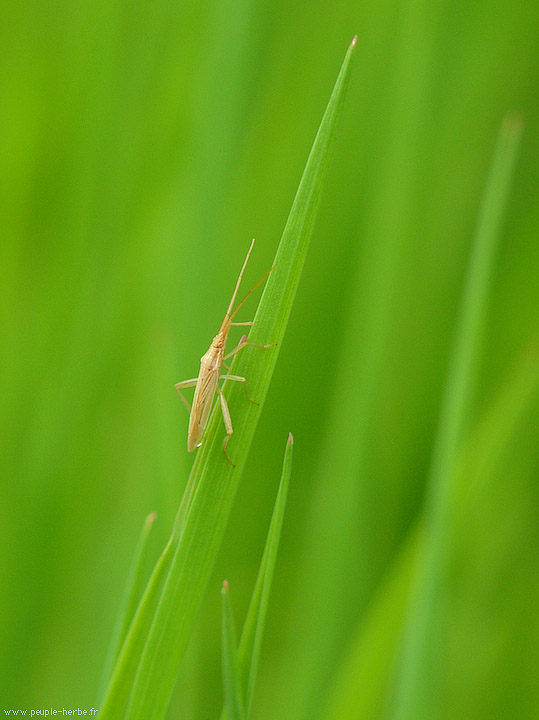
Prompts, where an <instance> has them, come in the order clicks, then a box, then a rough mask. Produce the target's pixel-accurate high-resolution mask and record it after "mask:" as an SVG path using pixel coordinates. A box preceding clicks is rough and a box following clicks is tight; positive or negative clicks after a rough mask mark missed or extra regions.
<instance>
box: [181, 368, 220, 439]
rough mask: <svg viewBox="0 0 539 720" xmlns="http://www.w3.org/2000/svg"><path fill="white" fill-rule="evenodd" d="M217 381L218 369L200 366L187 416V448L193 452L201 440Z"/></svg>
mask: <svg viewBox="0 0 539 720" xmlns="http://www.w3.org/2000/svg"><path fill="white" fill-rule="evenodd" d="M218 381H219V370H207V369H206V368H204V366H201V368H200V373H199V376H198V382H197V386H196V389H195V395H194V398H193V406H192V408H191V415H190V417H189V431H188V434H187V450H188V451H189V452H193V450H194V449H195V448H197V447H198V446H199V445H200V443H201V441H202V436H203V434H204V430H205V429H206V425H207V424H208V419H209V417H210V411H211V408H212V405H213V398H214V397H215V391H216V389H217V383H218Z"/></svg>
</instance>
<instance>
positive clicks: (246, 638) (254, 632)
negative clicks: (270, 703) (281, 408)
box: [238, 433, 294, 717]
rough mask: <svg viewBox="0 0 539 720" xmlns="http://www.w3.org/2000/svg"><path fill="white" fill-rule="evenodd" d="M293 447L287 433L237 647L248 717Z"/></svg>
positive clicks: (290, 435) (290, 436)
mask: <svg viewBox="0 0 539 720" xmlns="http://www.w3.org/2000/svg"><path fill="white" fill-rule="evenodd" d="M293 447H294V438H293V437H292V433H290V434H289V435H288V442H287V443H286V449H285V454H284V461H283V471H282V473H281V482H280V484H279V490H278V492H277V498H276V500H275V507H274V509H273V515H272V517H271V523H270V527H269V530H268V537H267V539H266V545H265V547H264V553H263V555H262V562H261V563H260V569H259V571H258V577H257V578H256V584H255V589H254V590H253V595H252V597H251V602H250V603H249V610H248V611H247V617H246V618H245V623H244V625H243V632H242V634H241V641H240V647H239V651H238V657H239V663H240V673H241V678H242V685H243V687H244V688H245V708H246V717H249V712H250V709H251V703H252V700H253V693H254V686H255V682H256V675H257V671H258V661H259V658H260V648H261V645H262V637H263V635H264V625H265V622H266V614H267V610H268V602H269V595H270V590H271V583H272V581H273V571H274V570H275V561H276V559H277V550H278V548H279V540H280V538H281V528H282V526H283V517H284V510H285V507H286V498H287V496H288V485H289V482H290V471H291V469H292V448H293Z"/></svg>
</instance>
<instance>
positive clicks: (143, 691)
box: [108, 38, 356, 720]
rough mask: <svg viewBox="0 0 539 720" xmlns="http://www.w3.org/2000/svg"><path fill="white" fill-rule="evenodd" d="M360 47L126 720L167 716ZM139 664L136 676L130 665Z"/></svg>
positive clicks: (322, 136)
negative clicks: (262, 347) (226, 439)
mask: <svg viewBox="0 0 539 720" xmlns="http://www.w3.org/2000/svg"><path fill="white" fill-rule="evenodd" d="M355 45H356V39H355V38H354V40H353V42H352V44H351V45H350V48H349V49H348V52H347V54H346V57H345V59H344V63H343V65H342V68H341V71H340V73H339V76H338V78H337V82H336V84H335V87H334V89H333V93H332V95H331V98H330V100H329V104H328V107H327V109H326V112H325V114H324V117H323V119H322V123H321V125H320V128H319V130H318V134H317V136H316V139H315V141H314V145H313V148H312V150H311V154H310V155H309V159H308V161H307V165H306V168H305V171H304V173H303V177H302V179H301V182H300V186H299V189H298V192H297V194H296V198H295V200H294V203H293V206H292V210H291V212H290V216H289V219H288V222H287V224H286V227H285V230H284V233H283V236H282V238H281V243H280V245H279V248H278V250H277V256H276V263H277V264H278V267H277V268H276V270H275V271H274V272H273V273H272V274H271V276H270V278H269V280H268V283H267V285H266V288H265V290H264V293H263V295H262V299H261V301H260V304H259V308H258V311H257V313H256V316H255V320H254V324H253V327H252V329H251V335H250V337H249V340H251V341H252V342H262V344H267V343H277V347H275V348H272V349H270V350H266V351H263V352H262V351H260V350H258V349H256V348H247V349H246V350H244V351H243V357H240V358H238V362H237V370H235V372H237V373H238V374H241V375H243V376H244V377H247V378H248V380H249V393H250V395H251V397H253V398H255V399H256V400H257V402H258V403H259V405H253V404H251V403H247V402H246V401H245V397H244V393H243V389H242V388H238V387H234V386H233V387H232V388H231V389H230V393H228V397H227V401H228V405H229V408H230V413H231V417H232V421H233V424H234V435H233V438H232V440H231V442H230V443H229V445H228V448H227V452H228V453H229V455H230V456H231V457H232V459H233V460H234V462H235V464H236V466H235V467H233V466H232V465H230V463H228V462H227V461H226V459H225V458H224V456H223V451H222V446H223V431H222V427H221V419H220V418H219V417H218V414H217V413H216V412H214V413H213V417H212V419H211V420H210V424H209V427H208V429H207V431H206V438H205V440H204V443H203V445H202V447H201V448H200V449H199V451H198V457H197V460H196V461H195V466H194V469H193V472H192V475H191V479H190V482H189V487H190V488H191V489H192V493H191V496H190V500H189V502H188V504H187V505H186V506H185V513H184V512H183V511H182V513H181V520H182V528H181V535H180V537H179V540H178V544H177V547H176V549H175V554H174V559H173V562H172V565H171V568H170V572H169V573H168V577H167V579H166V583H165V586H164V589H163V593H162V595H161V598H160V600H159V603H158V606H157V610H156V613H155V617H154V619H153V623H152V626H151V630H150V633H149V635H148V638H147V641H146V644H145V647H144V651H143V654H142V658H141V661H140V663H138V661H134V659H133V658H131V657H129V656H128V655H127V654H126V655H125V656H124V658H123V666H122V657H120V666H119V668H118V673H119V675H123V680H122V683H123V684H125V685H132V692H131V696H130V701H129V705H128V708H127V711H126V715H125V717H126V720H149V719H154V720H157V719H158V718H163V716H164V713H165V712H166V708H167V706H168V703H169V699H170V696H171V693H172V690H173V687H174V683H175V680H176V677H177V673H178V668H179V664H180V661H181V658H182V656H183V653H184V650H185V646H186V643H187V640H188V638H189V634H190V631H191V627H192V623H193V618H194V615H195V612H196V610H197V609H198V607H199V605H200V602H201V600H202V598H203V596H204V592H205V589H206V586H207V582H208V579H209V576H210V573H211V570H212V567H213V564H214V561H215V557H216V555H217V552H218V549H219V545H220V542H221V539H222V536H223V533H224V529H225V526H226V522H227V519H228V516H229V514H230V509H231V506H232V501H233V499H234V496H235V493H236V489H237V487H238V483H239V479H240V476H241V472H242V470H243V466H244V464H245V461H246V458H247V454H248V451H249V448H250V445H251V441H252V438H253V435H254V431H255V427H256V424H257V421H258V417H259V415H260V412H261V407H262V404H263V401H264V398H265V396H266V393H267V390H268V387H269V382H270V379H271V376H272V373H273V369H274V367H275V363H276V359H277V354H278V349H279V346H280V345H281V343H282V340H283V337H284V332H285V328H286V324H287V321H288V316H289V314H290V310H291V307H292V302H293V299H294V296H295V293H296V290H297V287H298V283H299V279H300V275H301V270H302V267H303V264H304V261H305V256H306V253H307V249H308V244H309V239H310V236H311V231H312V228H313V224H314V218H315V214H316V210H317V208H318V203H319V198H320V193H321V188H322V181H323V179H324V176H325V174H326V170H327V166H328V162H329V152H330V149H331V147H332V144H333V139H334V135H335V128H336V125H337V121H338V119H339V116H340V112H341V109H342V106H343V101H344V91H345V88H346V85H347V81H348V77H349V72H350V64H351V59H352V55H353V51H354V48H355ZM260 338H263V341H261V340H260ZM255 353H256V354H255ZM235 385H236V386H237V385H239V383H235ZM137 665H138V670H137V672H136V676H135V677H134V672H133V671H134V668H135V667H136V666H137ZM123 700H124V698H118V699H117V700H116V701H114V702H112V701H111V702H110V704H109V706H108V707H109V711H108V712H109V715H108V717H109V718H115V719H116V718H119V717H122V713H123V712H124V709H125V704H124V702H123Z"/></svg>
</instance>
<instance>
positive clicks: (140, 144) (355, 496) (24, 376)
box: [0, 0, 539, 720]
mask: <svg viewBox="0 0 539 720" xmlns="http://www.w3.org/2000/svg"><path fill="white" fill-rule="evenodd" d="M538 8H539V6H538V4H537V3H536V2H534V1H533V0H513V2H511V3H507V2H505V1H502V0H488V1H487V0H478V1H477V2H468V1H466V0H452V1H451V2H450V1H449V0H447V1H443V0H400V1H399V0H383V1H381V2H357V1H356V2H351V1H350V2H344V1H340V0H315V1H313V0H309V1H308V2H307V1H306V0H294V1H293V2H288V3H275V2H270V0H202V2H200V1H199V2H186V1H185V0H174V1H173V2H172V1H170V2H169V1H167V0H155V1H154V2H151V3H144V2H133V1H131V2H129V1H128V0H113V1H111V0H97V1H94V2H86V1H85V0H78V1H77V0H48V1H47V2H36V3H33V2H32V3H23V2H20V0H19V1H17V0H4V2H3V3H2V8H1V16H2V20H1V26H0V33H1V41H0V98H1V100H0V123H1V142H0V207H1V218H0V236H1V243H0V253H1V257H0V276H1V285H0V293H1V300H0V318H1V326H0V338H1V348H2V349H1V354H0V364H1V380H0V382H1V390H0V403H1V408H2V409H1V417H0V423H1V432H0V443H1V445H2V459H1V474H0V489H1V496H0V507H1V522H0V537H1V547H2V553H1V557H0V576H1V588H0V623H1V630H2V631H1V639H0V643H1V644H0V678H1V680H0V683H1V688H0V698H1V702H2V708H3V709H9V708H19V707H21V708H44V707H50V706H52V707H80V708H90V707H92V706H96V693H97V688H98V684H99V679H100V672H101V668H102V665H103V661H104V656H105V652H106V648H107V643H108V639H109V637H110V634H111V631H112V627H113V623H114V617H115V611H116V609H117V606H118V603H119V599H120V595H121V591H122V587H123V584H124V581H125V579H126V575H127V572H128V567H129V562H130V559H131V556H132V553H133V550H134V547H135V544H136V540H137V537H138V533H139V530H140V527H141V525H142V522H143V518H144V517H145V515H146V514H147V513H149V512H150V511H154V510H155V511H157V514H158V520H157V523H156V529H155V538H154V542H155V553H157V552H158V551H159V549H160V548H161V546H162V545H163V543H164V541H165V540H166V538H167V535H168V532H169V530H170V527H171V523H172V519H173V517H174V514H175V511H176V508H177V505H178V503H179V500H180V497H181V493H182V489H183V487H184V484H185V482H186V479H187V475H188V472H189V468H190V464H191V461H192V457H191V456H189V455H188V454H187V452H186V448H185V445H186V442H185V439H186V428H187V413H186V412H185V408H184V407H183V405H182V404H181V402H180V400H179V398H178V397H177V396H176V395H175V393H174V391H173V384H174V382H176V381H178V380H181V379H184V378H187V377H192V376H193V375H194V374H196V372H197V368H198V360H199V358H200V356H201V355H202V353H203V352H204V351H205V349H206V347H207V345H208V343H209V341H210V339H211V337H212V336H213V334H214V332H215V330H216V328H217V326H218V324H219V322H220V320H221V318H222V314H223V312H224V309H225V307H226V304H227V302H228V299H229V296H230V293H231V290H232V287H233V284H234V281H235V278H236V276H237V272H238V269H239V266H240V264H241V261H242V259H243V257H244V254H245V251H246V249H247V247H248V243H249V241H250V239H251V237H253V236H254V237H256V238H257V245H256V248H255V253H254V255H253V258H252V261H251V266H250V268H249V270H248V273H247V275H248V277H247V279H246V284H249V283H250V282H251V281H254V280H255V279H257V278H258V277H259V276H260V275H261V274H262V273H263V272H264V271H265V270H266V269H267V268H268V267H269V265H270V264H271V261H272V258H273V254H274V252H275V249H276V247H277V244H278V241H279V237H280V233H281V231H282V229H283V227H284V223H285V220H286V217H287V213H288V210H289V208H290V205H291V202H292V199H293V196H294V193H295V189H296V187H297V184H298V181H299V178H300V176H301V172H302V169H303V166H304V163H305V160H306V157H307V154H308V152H309V149H310V145H311V142H312V140H313V138H314V134H315V132H316V128H317V126H318V123H319V121H320V118H321V115H322V112H323V110H324V107H325V104H326V102H327V99H328V98H329V94H330V91H331V88H332V85H333V82H334V79H335V77H336V74H337V72H338V69H339V67H340V63H341V60H342V57H343V56H344V53H345V50H346V47H347V45H348V43H349V42H350V39H351V37H352V35H353V34H354V33H358V35H359V42H358V49H357V57H356V64H355V68H354V72H353V76H352V79H351V83H350V86H349V90H348V96H347V103H346V107H345V111H344V115H343V118H342V123H341V126H340V129H339V133H338V137H337V142H336V145H335V150H334V155H333V161H332V165H331V170H330V173H329V176H328V178H327V182H326V185H325V190H324V195H323V200H322V204H321V207H320V212H319V216H318V221H317V224H316V227H315V231H314V235H313V239H312V243H311V250H310V254H309V256H308V259H307V263H306V266H305V272H304V277H303V280H302V283H301V286H300V290H299V292H298V296H297V300H296V303H295V306H294V309H293V313H292V316H291V321H290V325H289V328H288V331H287V335H286V338H285V342H284V344H283V346H282V348H281V351H280V357H279V361H278V365H277V369H276V373H275V375H274V379H273V382H272V386H271V389H270V393H269V395H268V400H267V403H266V406H265V408H264V412H263V414H262V419H261V422H260V424H259V427H258V430H257V435H256V438H255V442H254V444H253V448H252V453H251V456H250V460H249V463H248V466H247V469H246V472H245V474H244V477H243V479H242V483H241V487H240V491H239V494H238V497H237V502H236V504H235V508H234V511H233V515H232V517H231V521H230V523H229V527H228V531H227V534H226V537H225V541H224V544H223V548H222V552H221V556H220V558H219V561H218V564H217V567H216V569H215V573H214V577H213V580H212V582H211V583H210V586H209V589H208V594H207V598H206V600H205V602H204V606H203V609H202V612H201V615H200V619H199V622H198V624H197V628H196V631H195V633H194V634H193V638H192V641H191V643H190V646H189V649H188V653H187V656H186V658H185V662H184V664H183V666H182V669H181V672H180V675H179V681H178V688H177V691H176V693H175V695H174V698H173V703H172V706H171V712H170V717H171V718H172V717H174V718H182V719H183V718H185V719H189V720H191V719H193V720H202V719H206V718H212V717H217V716H218V712H219V709H220V707H221V702H222V694H221V677H220V597H219V590H220V586H221V583H222V579H223V578H224V577H227V578H228V580H229V581H230V585H231V592H232V599H233V602H234V607H235V612H236V617H237V621H238V623H240V624H241V622H242V619H243V616H244V613H245V610H246V607H247V603H248V599H249V596H250V592H251V590H252V587H253V584H254V580H255V577H256V572H257V568H258V563H259V560H260V557H261V553H262V548H263V544H264V540H265V533H266V530H267V526H268V524H269V519H270V515H271V510H272V505H273V500H274V497H275V492H276V489H277V484H278V479H279V473H280V465H281V462H282V455H283V451H284V445H285V442H286V438H287V434H288V431H290V430H291V431H292V432H293V433H294V436H295V454H294V468H293V476H292V483H291V488H290V496H289V505H288V508H287V514H286V520H285V527H284V530H283V537H282V545H281V549H280V554H279V559H278V565H277V574H276V578H275V584H274V589H273V592H272V599H271V605H270V613H269V617H268V627H267V632H266V637H265V642H264V646H263V651H262V660H261V668H260V674H259V679H258V686H257V693H256V697H255V704H254V717H255V718H256V719H257V720H266V719H267V720H269V719H270V718H294V719H296V718H297V719H298V720H307V718H309V719H311V718H329V717H336V715H335V712H336V711H333V710H331V708H332V707H336V706H335V705H333V704H332V703H334V702H338V700H339V698H340V699H342V698H344V697H345V695H346V693H345V692H344V690H343V691H341V690H339V689H338V688H339V683H340V682H345V685H346V682H348V685H347V687H348V690H350V682H349V680H350V678H354V677H355V678H356V679H357V683H356V684H357V691H358V695H359V697H361V696H362V689H361V688H362V686H363V688H364V695H365V696H367V695H369V693H370V692H372V691H373V687H377V683H378V684H379V686H380V694H379V698H381V699H379V700H377V701H375V702H374V705H373V707H372V708H371V710H370V711H369V715H368V716H370V717H384V716H385V713H386V711H387V708H388V706H389V702H388V700H389V698H391V696H392V692H393V690H392V688H393V686H394V684H393V676H392V672H391V667H392V666H391V663H389V664H388V663H387V657H382V659H380V658H378V659H376V658H377V656H376V653H374V661H373V662H368V663H367V664H366V666H365V664H362V661H361V659H360V660H358V661H357V667H355V666H354V662H355V661H354V650H355V648H356V643H357V642H358V640H357V638H358V637H359V638H361V637H362V633H363V634H365V633H367V636H368V638H370V642H371V645H372V646H373V647H375V648H376V647H380V648H383V647H385V646H384V637H385V636H384V628H385V621H383V620H382V622H381V623H380V622H378V625H377V624H376V622H375V621H374V622H373V617H374V618H376V617H378V616H377V612H379V613H381V617H382V618H383V617H384V614H383V613H384V612H386V611H387V607H386V606H387V605H388V604H389V605H391V600H392V592H394V591H395V592H396V590H394V588H395V587H400V586H399V585H398V583H396V584H395V583H394V584H393V585H392V581H391V578H392V577H394V575H395V573H397V575H398V573H399V568H401V566H403V564H404V565H406V563H407V562H409V559H407V558H408V555H407V554H406V553H409V552H410V550H409V548H410V547H412V549H413V537H414V533H416V532H417V527H418V522H420V518H421V512H422V507H423V498H424V489H425V483H426V478H427V475H428V468H429V462H430V456H431V451H432V445H433V441H434V437H435V434H436V427H437V421H438V416H439V410H440V399H441V395H442V392H443V387H444V384H445V381H446V370H447V364H448V359H449V353H450V348H451V342H452V338H453V335H454V330H455V326H456V319H457V312H458V307H459V298H460V293H461V290H462V285H463V277H464V273H465V268H466V262H467V259H468V257H469V251H470V244H471V239H472V236H473V232H474V226H475V222H476V217H477V213H478V208H479V204H480V199H481V195H482V192H483V188H484V185H485V181H486V176H487V172H488V167H489V162H490V158H491V155H492V151H493V148H494V145H495V140H496V136H497V133H498V128H499V126H500V123H501V121H502V119H503V117H504V115H505V114H506V113H507V112H508V111H511V110H515V109H516V110H517V111H519V112H521V113H522V115H523V116H524V119H525V129H524V134H523V138H522V144H521V151H520V153H519V157H518V160H517V164H516V168H515V173H514V178H513V183H512V188H511V192H510V197H509V204H508V211H507V214H506V218H505V221H504V227H503V235H502V239H501V244H500V248H499V252H498V254H497V262H496V267H495V272H494V277H493V282H492V286H491V292H490V301H489V310H488V319H487V325H486V328H485V333H484V352H483V356H482V364H481V372H480V377H479V381H478V386H477V392H476V398H475V400H474V412H473V416H472V417H470V418H469V425H470V438H471V440H470V443H471V445H472V446H473V445H474V442H475V441H474V440H473V439H474V438H479V440H481V442H483V443H484V445H481V446H479V451H480V450H481V447H483V446H485V447H489V445H488V443H489V441H490V443H491V445H492V444H494V445H496V444H497V442H498V440H497V438H498V435H497V434H496V433H497V432H498V433H500V432H501V436H502V437H504V438H505V440H504V443H503V447H501V448H500V452H499V453H494V455H495V460H494V461H493V462H492V463H491V466H489V470H488V472H484V473H483V475H484V478H483V479H484V481H483V482H482V484H480V489H479V490H478V491H477V492H475V493H474V494H473V495H472V496H471V497H470V496H469V495H466V494H465V495H463V498H461V499H460V500H459V501H458V502H457V503H456V512H455V515H456V520H455V526H456V530H455V537H456V539H455V544H454V551H453V553H452V569H451V575H450V582H449V584H448V585H447V587H446V589H445V592H446V593H447V596H446V600H447V601H448V602H447V607H448V608H449V610H448V611H447V612H446V614H445V616H444V617H443V618H442V620H441V623H440V624H441V630H440V633H439V634H438V635H437V636H436V638H435V643H436V656H437V663H438V668H437V669H438V670H439V671H441V672H440V674H441V677H442V680H443V682H442V687H441V690H440V692H439V693H437V695H436V697H435V699H434V700H433V705H432V707H431V708H430V710H429V718H441V719H444V720H445V719H446V718H447V719H450V718H451V719H453V718H455V719H457V718H458V719H464V718H470V719H471V718H473V719H474V720H479V719H480V718H489V720H492V719H493V718H507V717H515V718H516V717H519V718H532V717H536V715H535V712H536V710H537V707H539V691H538V685H537V661H538V656H537V648H538V642H539V628H538V620H537V618H538V615H537V607H536V599H537V594H538V591H539V580H538V578H539V567H538V565H539V563H538V559H537V547H538V540H539V531H538V527H539V525H538V522H537V521H538V519H539V518H538V499H539V498H538V495H539V491H538V484H537V479H538V474H539V473H538V471H539V457H538V448H537V435H536V431H537V423H538V420H539V412H538V406H537V399H536V395H535V399H534V393H533V385H534V382H535V381H534V379H533V371H532V372H531V375H530V370H529V368H530V363H531V364H532V365H533V363H534V362H536V361H537V354H536V352H535V351H534V350H533V347H534V343H535V342H536V340H537V330H538V320H539V318H538V309H539V292H538V287H539V284H538V282H537V277H538V268H539V243H538V240H537V238H538V230H539V203H538V202H537V180H538V175H539V144H538V139H539V133H538V129H539V128H538V114H537V111H538V109H539V95H538V93H537V74H538V69H539V43H538V41H537V37H538V35H537V27H538V21H539V10H538ZM255 304H256V303H255V302H253V303H252V304H251V308H253V307H254V306H255ZM246 312H247V310H246ZM534 353H535V354H534ZM523 377H524V380H522V378H523ZM530 377H531V378H532V379H531V380H530V379H529V378H530ZM515 378H516V379H515ZM526 378H528V379H527V380H526ZM523 386H526V388H527V389H526V390H525V392H524V391H522V387H523ZM515 387H516V388H517V389H516V390H515V389H514V388H515ZM512 388H513V389H512ZM518 388H520V390H519V389H518ZM530 388H531V390H530ZM523 393H524V394H523ZM524 396H525V401H523V400H522V398H523V397H524ZM499 398H502V399H501V400H499ZM515 398H516V399H515ZM517 400H518V402H517ZM492 408H494V411H493V410H492ZM493 412H494V417H495V421H493V420H492V417H493V415H492V413H493ZM489 413H490V414H489ZM496 413H497V414H496ZM488 418H491V420H490V421H489V420H488ZM489 422H490V424H489ZM506 426H507V427H509V426H510V427H511V431H510V432H509V431H508V432H505V431H500V430H499V428H500V427H502V428H505V427H506ZM474 433H475V434H474ZM479 440H478V442H479ZM491 450H492V448H491ZM479 454H480V453H479ZM491 455H492V452H491ZM477 462H480V459H479V460H478V461H477ZM470 467H471V466H469V467H468V468H467V469H466V470H465V475H466V477H465V482H464V485H466V484H468V483H472V482H473V477H471V476H470V475H469V474H470V473H471V472H472V470H473V468H472V469H470ZM482 477H483V476H482ZM410 538H412V540H411V539H410ZM407 548H408V549H407ZM401 569H402V568H401ZM388 578H389V580H388ZM387 588H389V590H387ZM384 593H385V594H384ZM401 594H402V593H401ZM399 597H400V596H399ZM397 600H398V599H396V600H395V601H396V602H397ZM384 603H385V604H384ZM388 612H389V616H390V617H391V611H388ZM369 628H371V631H372V632H371V635H368V632H369ZM372 628H374V629H372ZM375 631H376V632H379V633H381V634H380V636H379V637H378V636H377V635H376V632H375ZM372 633H374V635H373V634H372ZM359 642H360V644H361V641H359ZM382 654H383V653H382ZM388 656H389V657H391V652H389V654H388ZM343 678H344V679H343ZM346 678H348V681H346ZM352 685H353V683H352ZM352 694H353V693H352ZM335 697H337V700H335ZM356 701H357V698H356V700H352V701H351V702H350V703H349V704H348V706H347V709H346V708H341V711H339V717H349V718H356V717H357V718H359V717H363V715H361V713H360V711H359V709H358V707H359V705H358V706H357V707H356V704H355V703H356ZM345 705H346V703H345Z"/></svg>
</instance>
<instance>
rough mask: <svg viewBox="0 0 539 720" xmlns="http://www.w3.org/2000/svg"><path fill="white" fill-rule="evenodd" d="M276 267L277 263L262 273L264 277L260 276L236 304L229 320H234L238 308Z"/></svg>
mask: <svg viewBox="0 0 539 720" xmlns="http://www.w3.org/2000/svg"><path fill="white" fill-rule="evenodd" d="M276 267H277V265H274V266H273V267H272V268H270V269H269V270H268V272H267V273H265V274H264V275H262V277H261V278H260V280H259V281H258V282H257V283H255V284H254V285H253V287H252V288H251V289H250V290H249V292H248V293H247V295H246V296H245V297H244V298H243V300H241V301H240V302H239V303H238V304H237V305H236V309H235V310H234V312H233V313H232V315H229V316H228V318H229V320H232V318H233V317H234V315H235V314H236V313H237V312H238V310H239V309H240V307H241V306H242V305H243V303H244V302H245V301H246V300H247V298H248V297H249V295H250V294H251V293H252V292H253V291H254V290H256V288H257V287H258V286H259V285H260V284H261V283H263V282H264V280H265V279H266V278H267V277H268V275H269V274H270V273H272V272H273V271H274V270H275V268H276ZM229 312H230V308H229Z"/></svg>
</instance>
